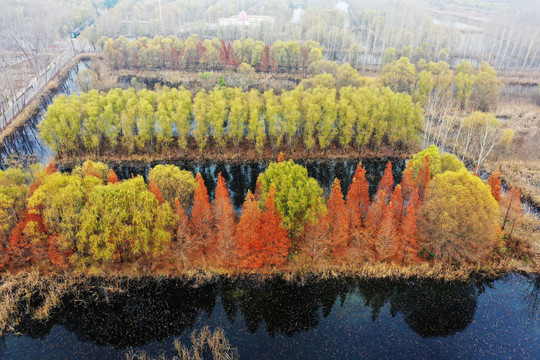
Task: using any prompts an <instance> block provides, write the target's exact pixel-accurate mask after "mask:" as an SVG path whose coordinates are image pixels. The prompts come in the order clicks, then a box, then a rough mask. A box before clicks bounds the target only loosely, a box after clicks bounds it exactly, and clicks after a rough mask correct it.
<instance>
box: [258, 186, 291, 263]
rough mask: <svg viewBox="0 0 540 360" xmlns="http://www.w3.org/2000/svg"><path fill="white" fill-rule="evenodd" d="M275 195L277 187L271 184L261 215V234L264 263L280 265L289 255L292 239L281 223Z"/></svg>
mask: <svg viewBox="0 0 540 360" xmlns="http://www.w3.org/2000/svg"><path fill="white" fill-rule="evenodd" d="M275 195H276V187H275V186H270V190H269V191H268V196H267V197H266V202H265V206H264V210H263V212H262V214H261V217H260V219H261V226H260V232H259V235H260V236H261V237H262V239H261V242H262V243H263V244H264V248H263V252H262V256H263V263H264V264H268V265H272V266H279V265H281V264H283V263H284V262H285V261H286V259H287V255H289V248H290V247H291V240H290V239H289V236H288V235H287V230H286V229H284V228H283V227H282V225H281V223H282V219H281V215H280V214H279V211H278V210H277V208H276V204H275Z"/></svg>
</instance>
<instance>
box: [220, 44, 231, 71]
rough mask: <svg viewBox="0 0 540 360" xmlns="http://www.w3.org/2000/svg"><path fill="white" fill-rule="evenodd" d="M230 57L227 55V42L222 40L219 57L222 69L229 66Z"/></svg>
mask: <svg viewBox="0 0 540 360" xmlns="http://www.w3.org/2000/svg"><path fill="white" fill-rule="evenodd" d="M228 58H229V56H228V54H227V45H225V41H224V40H223V39H222V40H221V54H220V56H219V63H220V65H221V68H223V69H224V68H225V67H226V66H227V60H228Z"/></svg>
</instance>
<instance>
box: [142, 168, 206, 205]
mask: <svg viewBox="0 0 540 360" xmlns="http://www.w3.org/2000/svg"><path fill="white" fill-rule="evenodd" d="M148 180H150V182H152V181H155V183H156V185H157V186H158V188H159V190H160V191H161V193H162V194H163V197H164V198H165V200H167V201H168V202H169V204H171V206H172V205H173V204H174V202H175V199H178V200H179V201H180V206H182V208H184V209H189V208H191V206H192V205H193V194H194V193H195V187H196V182H195V178H194V177H193V174H192V173H191V171H187V170H181V169H180V168H179V167H177V166H175V165H156V166H154V167H153V168H152V169H151V170H150V172H149V173H148Z"/></svg>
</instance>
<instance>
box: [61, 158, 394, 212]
mask: <svg viewBox="0 0 540 360" xmlns="http://www.w3.org/2000/svg"><path fill="white" fill-rule="evenodd" d="M359 161H360V160H358V159H356V160H317V161H305V160H298V161H296V163H298V164H300V165H303V166H305V167H306V168H307V172H308V175H309V176H311V177H313V178H315V180H317V181H318V183H319V184H320V186H321V188H322V189H323V191H324V192H325V195H329V194H330V189H331V188H332V183H333V182H334V179H335V178H338V179H339V180H340V181H341V188H342V191H343V193H344V195H345V194H346V192H347V190H348V189H349V186H350V184H351V181H352V178H353V175H354V172H355V170H356V167H357V165H358V162H359ZM388 161H391V162H392V170H393V171H392V172H393V175H394V181H395V182H399V181H400V180H401V175H402V173H403V170H404V169H405V160H402V159H363V160H362V165H363V166H364V168H365V169H366V178H367V180H368V182H369V185H370V187H369V190H370V193H371V194H372V195H373V194H374V193H375V191H376V190H377V185H378V184H379V181H380V180H381V177H382V174H383V172H384V168H385V167H386V164H387V163H388ZM165 163H167V164H174V165H176V166H178V167H180V168H181V169H184V170H189V171H191V172H193V174H197V173H200V174H201V176H202V177H203V179H204V182H205V185H206V187H207V189H208V193H209V195H210V198H211V199H212V198H213V196H214V190H215V188H216V184H217V178H218V174H219V173H220V172H221V174H222V176H223V177H224V178H225V181H226V183H227V187H228V189H229V192H230V195H231V200H232V202H233V205H234V207H235V208H236V209H237V210H238V209H240V208H241V206H242V203H243V202H244V199H245V197H246V194H247V192H248V190H251V191H252V192H253V191H254V190H255V185H256V183H257V177H258V176H259V174H260V173H262V172H264V171H265V170H266V168H267V167H268V162H264V161H253V162H244V163H236V164H234V163H227V162H215V161H213V162H197V161H195V162H194V161H182V160H178V161H167V162H152V163H148V162H132V161H130V162H122V163H120V164H119V163H109V164H108V165H109V166H110V167H111V168H112V169H113V170H114V172H115V173H116V174H117V175H118V177H119V178H120V179H121V180H122V179H129V178H130V177H131V175H132V174H133V175H142V176H144V177H145V178H147V177H148V173H149V172H150V169H151V168H152V167H154V166H156V165H157V164H165ZM59 169H60V170H61V171H71V170H72V169H71V168H67V167H59Z"/></svg>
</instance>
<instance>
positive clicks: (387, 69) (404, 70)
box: [380, 57, 416, 93]
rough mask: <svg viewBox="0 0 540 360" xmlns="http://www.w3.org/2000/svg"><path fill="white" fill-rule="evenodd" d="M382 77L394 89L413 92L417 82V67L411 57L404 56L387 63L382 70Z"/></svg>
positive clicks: (386, 84)
mask: <svg viewBox="0 0 540 360" xmlns="http://www.w3.org/2000/svg"><path fill="white" fill-rule="evenodd" d="M380 79H381V81H382V83H383V84H384V85H385V86H389V87H390V88H391V89H392V90H393V91H396V92H407V93H411V91H412V89H413V86H414V84H415V83H416V69H415V67H414V65H413V64H411V63H410V62H409V59H407V58H405V57H402V58H401V59H399V60H397V61H394V62H391V63H390V64H388V65H385V66H384V67H383V68H382V70H381V75H380Z"/></svg>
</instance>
